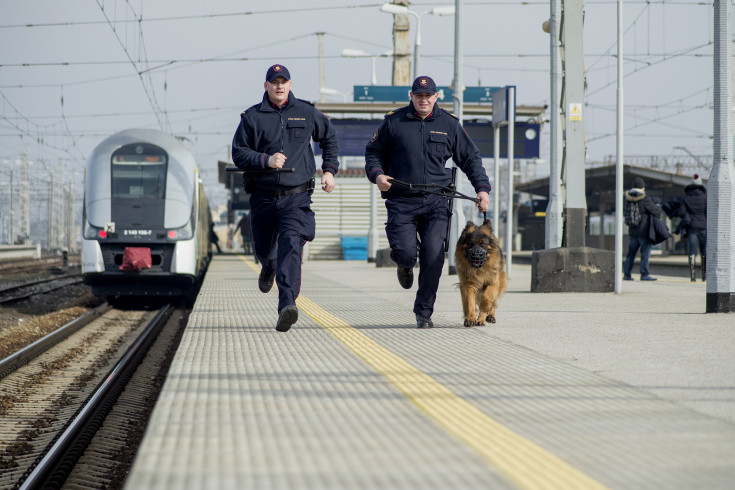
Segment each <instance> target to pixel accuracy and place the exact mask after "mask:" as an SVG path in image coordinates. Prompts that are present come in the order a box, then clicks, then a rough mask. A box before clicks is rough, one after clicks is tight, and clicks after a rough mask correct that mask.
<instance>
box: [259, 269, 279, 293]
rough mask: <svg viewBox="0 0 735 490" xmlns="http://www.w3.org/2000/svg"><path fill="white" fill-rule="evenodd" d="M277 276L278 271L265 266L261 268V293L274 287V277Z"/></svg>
mask: <svg viewBox="0 0 735 490" xmlns="http://www.w3.org/2000/svg"><path fill="white" fill-rule="evenodd" d="M275 277H276V271H268V272H267V271H266V270H265V267H263V268H262V269H260V275H259V276H258V288H260V292H261V293H267V292H268V291H270V290H271V288H272V287H273V279H275Z"/></svg>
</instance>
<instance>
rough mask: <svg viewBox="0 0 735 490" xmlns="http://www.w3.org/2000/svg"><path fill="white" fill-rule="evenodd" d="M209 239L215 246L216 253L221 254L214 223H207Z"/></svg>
mask: <svg viewBox="0 0 735 490" xmlns="http://www.w3.org/2000/svg"><path fill="white" fill-rule="evenodd" d="M209 241H210V242H212V243H213V244H214V246H215V247H217V253H218V254H221V253H222V249H221V248H220V246H219V237H218V236H217V233H216V232H215V231H214V223H209Z"/></svg>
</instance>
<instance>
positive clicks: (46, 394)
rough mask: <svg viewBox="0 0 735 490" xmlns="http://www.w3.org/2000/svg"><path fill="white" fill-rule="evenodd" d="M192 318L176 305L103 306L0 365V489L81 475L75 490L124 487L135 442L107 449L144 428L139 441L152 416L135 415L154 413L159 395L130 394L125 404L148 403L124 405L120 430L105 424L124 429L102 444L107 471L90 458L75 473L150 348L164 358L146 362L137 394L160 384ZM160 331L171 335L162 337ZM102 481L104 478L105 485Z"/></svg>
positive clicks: (48, 484) (46, 484) (55, 483)
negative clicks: (124, 459)
mask: <svg viewBox="0 0 735 490" xmlns="http://www.w3.org/2000/svg"><path fill="white" fill-rule="evenodd" d="M174 311H177V312H178V313H179V314H177V315H173V313H174ZM187 316H188V312H185V311H183V310H174V308H173V307H172V306H171V305H167V306H165V307H163V308H161V309H160V310H115V309H112V308H111V307H109V306H103V307H101V308H98V309H97V310H95V311H93V312H90V313H89V314H88V315H86V317H87V318H86V319H81V320H76V321H75V322H72V323H71V324H68V325H66V326H64V327H62V329H59V330H62V331H63V332H58V333H54V334H50V335H48V336H47V337H44V338H43V339H40V340H39V341H37V342H35V343H34V344H32V345H31V346H28V347H27V348H25V349H23V350H22V352H18V353H15V354H13V355H12V356H9V357H8V358H6V360H3V361H2V362H0V489H4V488H18V487H20V488H60V487H61V486H62V485H63V484H64V481H65V480H66V479H67V478H68V477H69V475H76V476H74V477H73V478H76V479H77V480H78V483H76V484H74V486H75V488H117V487H119V486H121V485H122V482H123V480H124V474H125V473H126V471H127V468H122V469H121V465H120V463H121V461H120V459H121V458H120V454H122V453H125V452H126V451H127V453H129V454H130V460H132V455H133V454H134V452H135V447H137V442H136V441H132V443H131V442H128V443H126V444H127V449H124V448H115V449H113V450H110V448H109V441H117V442H120V441H125V440H126V438H129V437H128V436H129V435H130V434H129V433H130V432H135V431H133V430H131V424H137V425H141V424H142V426H141V427H139V431H138V432H140V433H141V434H142V430H143V428H144V420H145V418H146V417H147V415H139V416H136V415H132V416H131V413H133V412H134V411H135V410H140V409H141V407H145V406H149V408H150V407H152V403H153V400H155V396H154V395H152V394H151V391H153V390H154V388H136V389H132V390H129V391H131V394H128V393H127V391H126V394H127V395H126V396H127V397H130V396H133V397H140V396H142V397H143V398H144V399H145V400H147V401H143V402H141V401H140V400H139V399H137V398H136V400H135V401H133V402H127V403H131V404H132V405H131V407H127V408H124V409H123V413H124V415H123V416H121V417H118V419H119V420H118V423H115V422H111V423H109V424H108V423H107V422H106V423H105V426H106V427H107V425H110V426H111V427H113V428H114V427H115V426H120V425H121V424H122V428H121V429H119V430H120V432H121V433H120V434H117V435H113V436H111V437H109V436H108V437H102V439H103V440H105V441H107V442H104V443H103V445H105V446H106V447H105V449H102V450H101V451H100V450H99V449H97V450H96V451H98V452H101V453H102V454H106V455H107V458H106V459H107V462H106V463H102V464H103V466H105V467H106V469H105V471H102V470H100V469H99V468H98V467H97V466H99V464H100V460H101V459H104V458H100V457H99V456H93V457H92V458H91V460H92V461H94V462H95V463H94V464H93V465H90V463H89V459H90V458H87V461H86V462H85V463H84V464H82V465H81V467H79V468H76V469H75V468H74V466H75V464H76V461H77V460H79V459H80V458H81V459H82V460H83V461H84V460H85V457H84V456H83V454H84V451H85V448H86V445H87V443H89V441H90V440H93V435H94V433H95V432H96V431H97V428H98V427H99V426H100V425H101V424H102V421H103V420H104V418H105V416H106V415H107V414H108V413H110V411H112V412H114V411H115V408H113V407H114V406H115V400H117V399H118V396H119V395H120V393H121V392H122V391H123V389H124V387H125V384H126V383H127V382H128V381H129V380H130V379H131V377H133V372H135V369H136V367H137V366H138V365H139V364H140V363H141V360H142V359H144V358H145V356H146V352H147V350H148V348H149V347H150V346H151V345H154V346H155V348H156V349H158V350H162V351H163V352H164V354H161V352H158V353H157V354H155V355H153V356H149V359H147V360H146V362H144V365H146V364H151V363H152V364H153V367H148V368H146V369H147V370H148V371H147V372H146V373H145V374H141V375H140V376H141V377H142V378H144V379H145V381H143V382H140V384H139V386H144V385H145V383H146V382H148V383H150V382H151V381H152V380H155V379H158V384H159V385H160V384H161V383H162V380H163V378H164V377H165V369H164V368H162V367H161V365H162V362H163V361H162V360H165V359H168V358H170V357H171V356H172V355H173V352H174V351H175V345H176V344H177V342H175V341H174V340H173V339H176V338H178V335H179V333H178V332H180V330H181V326H183V324H185V318H186V317H187ZM72 324H74V325H72ZM161 329H164V331H166V332H168V333H166V334H165V335H163V334H162V335H160V336H159V332H160V331H161ZM51 337H54V338H53V339H52V338H51ZM157 337H158V340H156V338H157ZM60 338H63V340H59V339H60ZM154 341H155V342H154ZM11 358H12V359H11ZM156 362H157V365H156ZM166 367H167V366H166ZM162 369H164V371H163V372H162V371H161V370H162ZM136 376H138V375H136ZM120 421H122V422H120ZM105 430H107V429H105ZM113 430H114V429H113ZM95 440H96V439H95ZM131 444H132V447H131ZM100 475H107V476H104V478H105V480H104V481H103V482H100V481H99V480H98V479H99V478H100ZM94 481H96V483H90V482H94ZM84 482H87V483H86V484H85V483H84Z"/></svg>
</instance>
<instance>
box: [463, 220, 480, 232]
mask: <svg viewBox="0 0 735 490" xmlns="http://www.w3.org/2000/svg"><path fill="white" fill-rule="evenodd" d="M475 228H477V226H476V225H475V224H474V223H473V222H472V221H468V222H467V224H466V225H465V227H464V230H462V233H472V232H473V231H475Z"/></svg>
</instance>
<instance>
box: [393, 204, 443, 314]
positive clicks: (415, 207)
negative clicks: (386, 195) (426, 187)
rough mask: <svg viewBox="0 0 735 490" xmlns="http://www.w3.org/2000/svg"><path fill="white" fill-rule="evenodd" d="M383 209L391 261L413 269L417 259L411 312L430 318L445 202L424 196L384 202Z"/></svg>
mask: <svg viewBox="0 0 735 490" xmlns="http://www.w3.org/2000/svg"><path fill="white" fill-rule="evenodd" d="M385 207H386V209H387V210H388V222H387V223H386V224H385V233H386V235H387V236H388V243H390V255H391V258H392V259H393V260H394V261H395V263H396V264H398V266H399V267H411V268H413V267H414V266H415V265H416V259H417V257H418V260H419V263H420V270H419V286H418V291H417V292H416V300H415V302H414V305H413V312H414V313H416V314H417V315H421V316H425V317H427V318H430V317H431V314H432V313H433V312H434V302H435V301H436V291H437V289H439V279H440V278H441V275H442V269H443V268H444V253H445V252H444V239H445V238H446V236H447V220H448V219H449V201H448V200H447V198H446V197H441V196H436V195H431V194H428V195H423V196H418V197H396V198H391V199H387V200H386V201H385ZM417 253H418V255H417Z"/></svg>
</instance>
